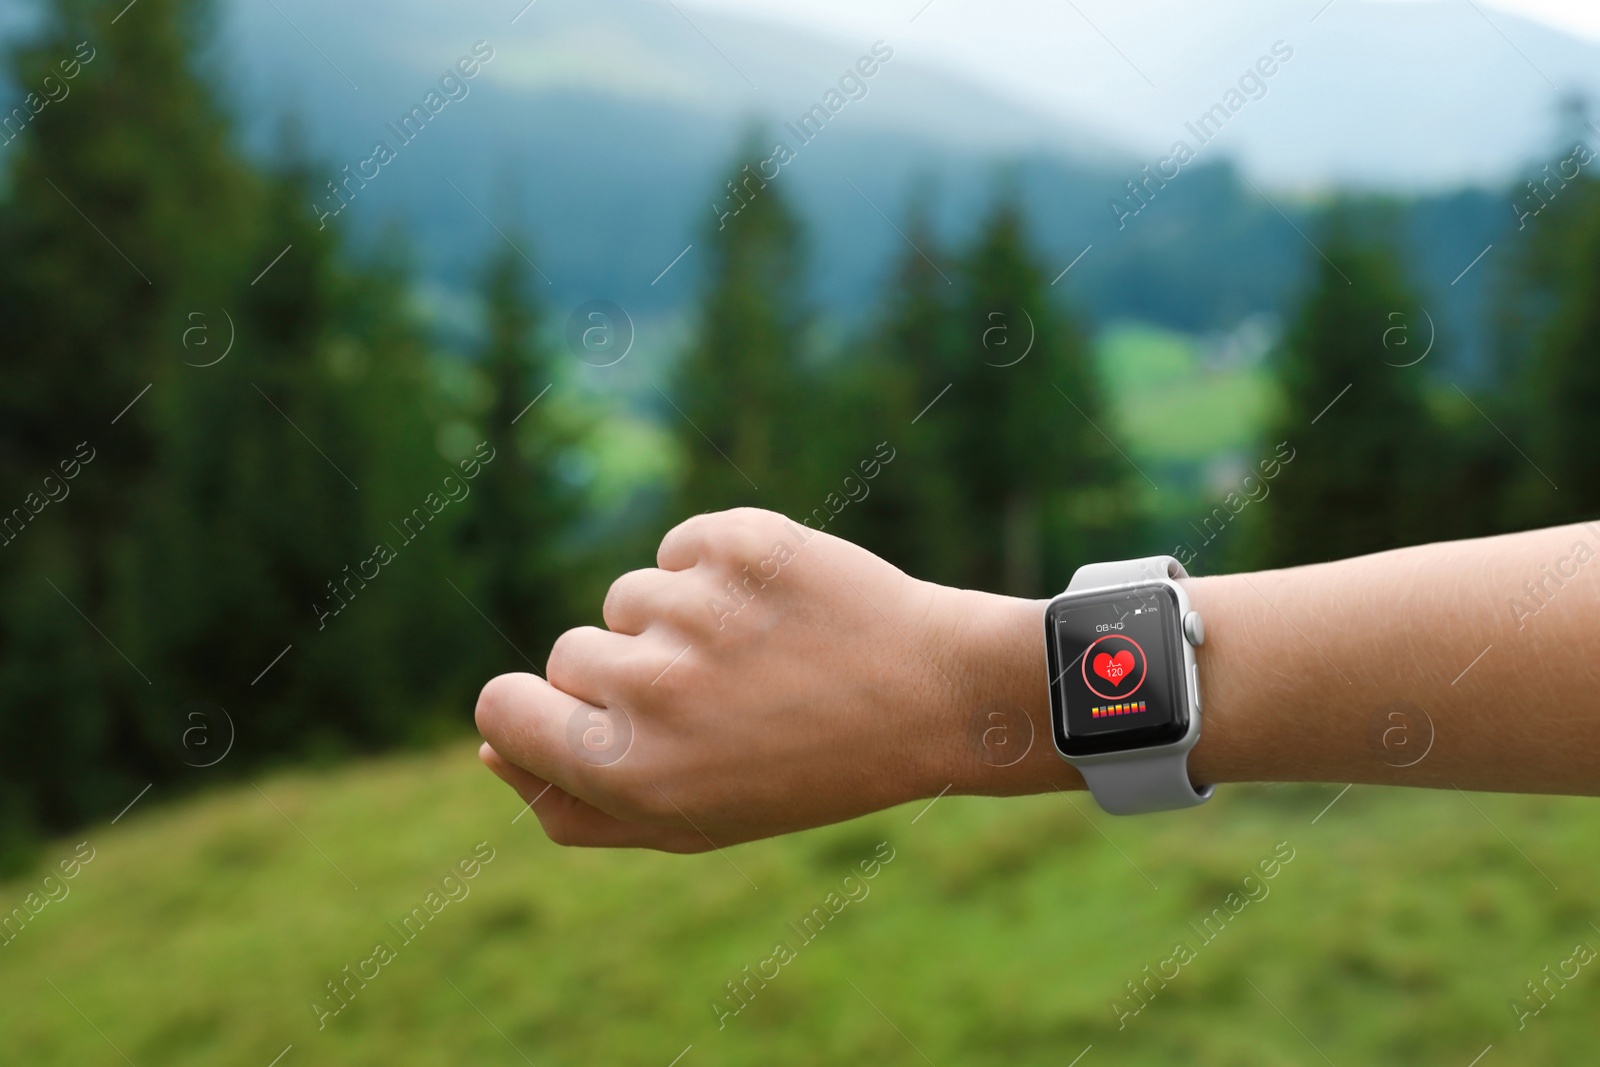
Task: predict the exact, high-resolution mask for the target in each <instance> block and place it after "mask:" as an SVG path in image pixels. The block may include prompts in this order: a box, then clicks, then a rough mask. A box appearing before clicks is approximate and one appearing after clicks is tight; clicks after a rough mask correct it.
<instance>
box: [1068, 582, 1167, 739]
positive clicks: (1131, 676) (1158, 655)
mask: <svg viewBox="0 0 1600 1067" xmlns="http://www.w3.org/2000/svg"><path fill="white" fill-rule="evenodd" d="M1182 641H1183V630H1182V619H1181V618H1180V617H1179V610H1178V597H1177V594H1176V593H1174V592H1173V591H1172V590H1171V589H1170V588H1169V587H1167V586H1165V585H1161V584H1159V583H1157V584H1152V585H1147V586H1135V587H1133V588H1131V589H1121V590H1117V591H1115V592H1107V593H1090V594H1087V595H1085V596H1071V597H1063V598H1059V599H1057V600H1054V601H1052V602H1051V604H1050V607H1049V608H1048V609H1047V610H1046V612H1045V653H1046V659H1047V660H1048V661H1049V664H1050V679H1051V681H1050V710H1051V712H1052V715H1051V718H1052V719H1053V720H1054V726H1055V734H1056V746H1057V747H1058V748H1059V749H1060V750H1061V751H1062V752H1064V753H1065V754H1066V755H1068V756H1092V755H1094V754H1096V753H1100V752H1125V751H1127V750H1129V749H1139V748H1151V747H1153V746H1156V745H1165V744H1170V743H1172V742H1174V741H1177V740H1180V739H1181V738H1182V737H1183V736H1184V734H1186V733H1187V732H1188V730H1189V703H1188V687H1187V686H1186V685H1184V684H1183V671H1184V659H1183V646H1182V644H1181V642H1182Z"/></svg>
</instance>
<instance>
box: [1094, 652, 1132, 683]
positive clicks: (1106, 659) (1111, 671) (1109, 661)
mask: <svg viewBox="0 0 1600 1067" xmlns="http://www.w3.org/2000/svg"><path fill="white" fill-rule="evenodd" d="M1094 673H1096V674H1098V675H1099V676H1100V677H1102V678H1104V679H1105V680H1106V681H1108V682H1110V683H1111V684H1112V685H1121V684H1122V683H1123V682H1124V681H1126V680H1127V678H1128V675H1129V674H1131V673H1133V653H1132V652H1129V651H1128V650H1127V649H1123V650H1122V651H1121V652H1118V653H1117V654H1116V655H1115V656H1108V655H1106V653H1104V652H1102V653H1100V654H1099V655H1098V656H1096V657H1095V658H1094Z"/></svg>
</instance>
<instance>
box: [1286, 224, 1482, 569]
mask: <svg viewBox="0 0 1600 1067" xmlns="http://www.w3.org/2000/svg"><path fill="white" fill-rule="evenodd" d="M1383 218H1384V217H1383V216H1379V217H1377V218H1375V219H1373V218H1363V217H1361V216H1360V215H1359V214H1358V213H1357V212H1356V211H1355V210H1354V209H1353V208H1351V207H1349V206H1348V205H1345V206H1341V207H1340V208H1337V209H1336V210H1335V211H1334V212H1333V213H1332V214H1331V215H1330V216H1329V219H1328V221H1327V223H1326V225H1325V226H1324V228H1323V233H1322V235H1321V236H1320V237H1319V238H1318V241H1317V243H1318V245H1319V246H1320V248H1321V254H1316V255H1315V258H1314V259H1312V260H1311V263H1312V281H1311V284H1310V286H1309V289H1308V291H1307V292H1306V294H1305V296H1304V297H1303V299H1302V300H1301V302H1300V305H1299V308H1298V310H1297V311H1296V313H1295V315H1294V317H1293V319H1292V322H1291V325H1290V328H1289V330H1288V332H1287V334H1286V336H1285V339H1284V342H1283V345H1282V351H1281V352H1280V353H1279V364H1278V374H1279V378H1280V384H1281V388H1282V391H1283V405H1282V409H1281V410H1280V412H1279V414H1278V415H1277V417H1276V419H1275V420H1274V421H1273V422H1272V424H1271V428H1270V431H1269V433H1268V441H1267V446H1266V447H1267V448H1268V449H1269V450H1271V451H1273V453H1274V455H1276V456H1277V458H1278V459H1280V460H1284V459H1287V465H1286V467H1285V468H1284V469H1283V470H1282V471H1281V473H1279V475H1278V476H1277V478H1276V479H1275V480H1274V483H1273V490H1272V500H1271V502H1270V503H1268V504H1266V505H1264V506H1262V507H1261V508H1260V509H1259V510H1258V512H1257V516H1256V519H1257V521H1258V522H1260V524H1261V525H1260V527H1259V531H1258V532H1259V537H1260V553H1261V556H1262V558H1261V560H1260V562H1261V563H1262V564H1264V565H1267V566H1287V565H1292V564H1297V563H1308V562H1319V561H1323V560H1329V559H1340V558H1343V557H1346V556H1354V555H1360V554H1362V553H1367V552H1376V551H1380V550H1382V549H1387V548H1394V547H1397V546H1399V545H1405V544H1414V543H1417V542H1420V541H1425V540H1428V539H1430V538H1431V537H1434V536H1438V535H1439V534H1441V533H1442V532H1445V531H1446V529H1447V527H1448V518H1449V515H1448V512H1447V511H1445V510H1443V508H1442V506H1441V505H1442V501H1441V500H1440V499H1439V497H1440V495H1441V494H1440V492H1439V487H1440V484H1441V483H1440V481H1439V480H1438V478H1437V475H1438V473H1439V472H1440V471H1445V470H1448V469H1449V467H1450V459H1449V457H1450V454H1451V453H1450V449H1449V447H1448V442H1447V441H1446V439H1445V438H1444V437H1443V436H1442V434H1441V432H1440V430H1439V428H1438V427H1437V425H1436V423H1435V421H1434V419H1433V416H1432V414H1431V413H1430V410H1429V405H1428V401H1427V397H1426V392H1427V387H1428V374H1429V370H1430V366H1429V364H1427V363H1418V364H1415V365H1412V366H1401V365H1399V364H1403V363H1406V362H1408V361H1409V360H1411V359H1412V358H1414V357H1412V356H1411V354H1410V350H1409V349H1401V348H1399V347H1398V346H1397V345H1395V344H1386V343H1385V342H1386V339H1388V340H1390V341H1394V339H1395V338H1396V337H1397V336H1398V335H1397V334H1396V333H1395V332H1394V331H1396V330H1402V329H1403V330H1406V331H1412V332H1416V333H1417V334H1418V337H1417V339H1416V341H1417V343H1418V344H1421V343H1422V336H1421V331H1422V330H1423V329H1425V327H1424V326H1423V325H1422V319H1421V315H1420V313H1419V310H1418V309H1419V308H1420V303H1419V301H1418V298H1417V296H1416V294H1415V293H1414V292H1413V291H1412V290H1411V288H1410V287H1409V286H1408V285H1407V283H1406V281H1405V278H1404V275H1403V273H1402V271H1401V269H1400V267H1399V265H1398V255H1397V254H1396V253H1395V252H1394V251H1392V250H1391V249H1390V248H1388V247H1387V246H1386V245H1385V244H1384V243H1383V242H1381V241H1379V240H1376V239H1374V238H1372V237H1370V236H1368V233H1369V232H1370V231H1375V230H1379V229H1382V228H1385V227H1384V226H1383ZM1408 344H1409V341H1408ZM1397 352H1402V353H1404V355H1405V358H1404V359H1401V358H1397V355H1396V353H1397ZM1441 362H1443V356H1442V355H1440V354H1438V353H1435V354H1434V355H1433V356H1431V357H1430V363H1434V364H1437V363H1441ZM1290 456H1292V457H1293V458H1292V459H1289V458H1287V457H1290Z"/></svg>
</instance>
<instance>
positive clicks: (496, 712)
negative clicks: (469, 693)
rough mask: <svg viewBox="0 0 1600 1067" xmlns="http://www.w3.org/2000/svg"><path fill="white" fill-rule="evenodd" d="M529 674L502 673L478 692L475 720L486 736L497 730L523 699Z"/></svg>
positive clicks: (480, 730) (474, 711) (474, 712)
mask: <svg viewBox="0 0 1600 1067" xmlns="http://www.w3.org/2000/svg"><path fill="white" fill-rule="evenodd" d="M528 677H529V676H528V675H526V674H502V675H498V676H496V677H494V678H491V679H489V681H488V682H487V683H486V684H485V685H484V687H483V688H482V689H481V690H480V691H479V692H478V704H477V707H476V708H474V709H473V720H474V721H475V722H476V723H477V726H478V731H479V732H480V733H482V734H484V735H485V736H487V735H488V734H490V733H492V732H496V731H497V730H498V729H499V727H500V725H501V724H502V723H503V722H504V721H505V719H506V717H507V715H509V714H510V713H511V711H512V709H514V708H515V707H516V706H517V704H518V703H519V702H520V700H521V696H522V693H523V690H524V687H525V685H526V682H527V678H528Z"/></svg>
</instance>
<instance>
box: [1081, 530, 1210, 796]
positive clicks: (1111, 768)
mask: <svg viewBox="0 0 1600 1067" xmlns="http://www.w3.org/2000/svg"><path fill="white" fill-rule="evenodd" d="M1187 577H1188V574H1187V573H1186V572H1185V571H1184V569H1183V564H1181V563H1179V562H1178V561H1177V560H1176V559H1174V558H1173V557H1171V556H1147V557H1145V558H1144V559H1128V560H1114V561H1111V562H1107V563H1088V564H1085V565H1084V566H1082V567H1079V568H1078V570H1077V572H1076V573H1075V574H1073V576H1072V581H1071V582H1070V583H1069V584H1068V585H1067V591H1068V592H1078V591H1081V590H1085V589H1101V588H1106V587H1111V586H1119V585H1134V584H1136V583H1139V582H1152V581H1157V580H1159V579H1162V578H1171V579H1173V580H1177V579H1179V578H1187ZM1179 640H1182V638H1179ZM1077 766H1078V770H1079V771H1080V772H1081V773H1082V774H1083V780H1084V782H1085V783H1087V784H1088V786H1089V792H1090V794H1092V795H1093V796H1094V799H1095V802H1096V803H1097V804H1099V805H1100V806H1101V807H1102V808H1104V809H1105V810H1106V811H1108V812H1110V813H1111V814H1112V815H1140V814H1143V813H1145V812H1150V811H1170V810H1172V809H1174V808H1192V807H1194V806H1195V805H1196V804H1203V803H1205V802H1206V801H1207V800H1210V799H1211V792H1212V787H1211V786H1209V785H1208V786H1202V787H1199V788H1197V787H1196V786H1195V785H1194V784H1193V783H1192V782H1191V781H1190V780H1189V753H1188V752H1187V751H1183V752H1170V751H1157V752H1153V753H1151V754H1150V755H1148V756H1140V755H1129V756H1127V757H1126V758H1123V759H1118V760H1113V761H1107V762H1105V763H1090V764H1078V765H1077Z"/></svg>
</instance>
